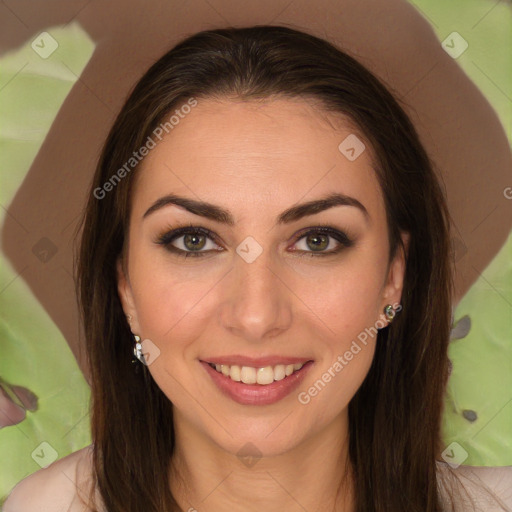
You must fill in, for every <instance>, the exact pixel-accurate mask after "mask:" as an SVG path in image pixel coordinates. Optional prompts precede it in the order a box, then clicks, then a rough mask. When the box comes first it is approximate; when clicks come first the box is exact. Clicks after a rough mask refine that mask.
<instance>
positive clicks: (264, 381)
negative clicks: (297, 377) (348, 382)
mask: <svg viewBox="0 0 512 512" xmlns="http://www.w3.org/2000/svg"><path fill="white" fill-rule="evenodd" d="M208 364H209V365H210V366H211V367H212V368H213V369H215V370H216V371H217V372H218V373H222V374H223V375H224V376H225V377H229V378H230V379H231V380H233V381H235V382H243V383H244V384H261V385H262V386H265V385H268V384H272V383H273V382H275V381H280V380H283V379H285V378H286V377H289V376H290V375H292V374H294V373H295V372H297V371H299V370H300V369H301V368H302V367H303V366H304V365H305V364H306V363H295V364H286V365H285V364H277V365H275V366H264V367H260V368H254V367H252V366H239V365H227V364H214V363H208Z"/></svg>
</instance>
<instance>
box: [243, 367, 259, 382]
mask: <svg viewBox="0 0 512 512" xmlns="http://www.w3.org/2000/svg"><path fill="white" fill-rule="evenodd" d="M240 379H241V380H242V382H243V383H244V384H256V368H251V367H250V366H242V369H241V370H240Z"/></svg>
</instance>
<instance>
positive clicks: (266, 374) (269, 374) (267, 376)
mask: <svg viewBox="0 0 512 512" xmlns="http://www.w3.org/2000/svg"><path fill="white" fill-rule="evenodd" d="M256 382H257V383H258V384H272V382H274V369H273V368H272V366H265V368H258V372H257V374H256Z"/></svg>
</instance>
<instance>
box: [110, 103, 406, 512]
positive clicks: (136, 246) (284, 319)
mask: <svg viewBox="0 0 512 512" xmlns="http://www.w3.org/2000/svg"><path fill="white" fill-rule="evenodd" d="M351 133H354V129H353V128H352V127H351V126H350V124H349V123H348V122H347V121H346V120H344V119H343V118H341V117H340V116H338V117H333V116H332V114H327V113H324V112H322V111H320V110H319V109H318V108H317V107H315V106H313V105H312V104H310V103H306V102H304V101H303V100H296V101H295V100H290V99H272V100H267V101H264V102H253V101H251V102H240V101H234V100H228V99H226V100H225V101H224V100H223V101H214V100H209V99H206V100H205V99H202V100H200V101H199V103H198V105H197V106H196V107H195V108H194V109H192V111H191V113H190V114H188V115H187V116H186V117H185V119H183V120H182V121H181V122H180V123H179V125H177V126H176V127H175V128H174V129H173V131H172V132H170V133H169V135H168V136H167V137H166V138H164V139H163V140H162V142H161V143H159V144H158V145H157V147H156V148H154V149H153V150H152V151H151V152H150V153H149V155H148V156H147V157H146V158H145V160H144V162H143V164H142V169H141V170H140V172H139V173H138V176H137V181H136V183H135V187H134V191H133V202H132V211H131V216H130V225H129V243H128V246H127V247H126V248H125V249H126V250H125V255H124V260H120V261H119V265H118V283H119V295H120V298H121V301H122V304H123V308H124V311H125V313H126V315H129V316H130V318H131V320H130V326H131V329H132V332H133V333H135V334H138V335H139V336H141V339H143V340H144V339H149V340H151V341H152V343H154V344H155V345H156V346H157V347H158V349H159V350H160V355H159V356H158V357H157V358H155V359H154V361H153V362H152V364H150V365H149V366H148V368H149V371H150V372H151V375H152V376H153V378H154V379H155V381H156V382H157V384H158V385H159V387H160V388H161V389H162V391H163V392H164V393H165V394H166V396H167V397H168V398H169V399H170V400H171V401H172V403H173V404H174V411H175V420H174V421H175V431H176V446H177V449H176V454H175V456H174V457H173V461H172V462H173V472H172V473H173V474H172V475H171V476H170V485H171V489H172V491H173V493H174V494H175V496H177V498H178V501H179V503H180V505H181V506H182V508H183V509H184V510H188V509H189V507H195V508H197V509H198V510H208V511H213V510H236V509H241V507H242V506H243V509H244V510H255V511H256V510H262V509H264V510H276V511H277V510H291V511H295V510H297V511H299V510H301V511H302V510H304V509H306V510H310V511H316V510H332V509H333V508H334V506H335V503H334V497H335V496H336V492H337V489H338V485H339V483H340V480H339V478H340V476H344V474H345V473H344V470H343V463H344V462H345V460H346V455H347V452H346V449H347V441H348V410H347V407H348V403H349V401H350V400H351V398H352V397H353V396H354V394H355V392H356V391H357V389H358V388H359V386H360V385H361V383H362V382H363V380H364V378H365V376H366V374H367V372H368V370H369V367H370V364H371V361H372V358H373V354H374V349H375V341H376V339H375V337H374V338H369V340H368V343H367V345H366V346H362V350H361V351H360V352H359V353H358V354H357V356H355V357H354V358H353V359H352V361H350V363H349V364H348V365H347V366H345V367H344V368H343V370H342V371H341V372H339V373H337V374H336V377H335V378H333V379H332V381H331V382H330V383H328V384H327V385H326V386H325V388H324V389H323V390H322V391H321V392H320V393H319V394H318V395H317V396H315V397H314V398H313V399H312V400H311V401H310V402H309V403H308V404H306V405H304V404H301V403H300V402H299V401H298V399H297V394H298V392H299V391H305V390H307V389H308V388H309V387H310V386H311V385H312V384H313V383H314V382H315V381H317V380H318V379H320V378H321V377H322V374H323V373H324V372H325V371H327V369H328V368H330V367H331V366H332V365H333V363H334V362H335V361H336V359H337V357H338V356H339V355H341V354H344V353H345V352H346V351H347V350H348V349H349V348H350V346H351V343H352V341H353V340H355V339H356V338H357V336H358V334H360V333H361V332H362V331H364V329H365V328H368V327H371V326H374V325H375V324H376V322H377V321H379V320H380V321H381V324H380V325H381V326H382V325H385V322H383V318H384V317H383V308H384V306H385V305H386V304H388V303H389V304H398V303H399V302H400V298H401V292H402V283H403V275H404V255H403V252H402V251H398V252H397V255H396V257H395V259H394V260H393V261H392V262H391V264H390V265H389V267H388V259H387V255H388V232H387V227H386V222H385V208H384V202H383V198H382V193H381V190H380V188H379V186H378V183H377V179H376V176H375V174H374V171H373V170H372V168H371V154H370V151H371V150H370V148H369V146H368V145H367V146H366V148H367V149H366V150H365V151H364V152H363V153H362V154H361V155H360V156H359V157H358V158H357V159H356V160H355V161H353V162H350V161H349V160H348V159H347V158H346V157H345V156H344V155H343V154H342V153H341V152H340V151H339V150H338V145H339V144H340V142H341V141H343V140H344V139H345V138H346V137H347V136H348V135H349V134H351ZM358 137H359V138H360V139H361V138H362V136H361V135H358ZM332 192H339V193H343V194H346V195H349V196H352V197H354V198H356V199H357V200H359V201H360V202H361V203H362V204H363V205H364V206H365V207H366V209H367V211H368V214H369V218H368V222H367V221H366V220H365V216H364V215H363V213H362V212H361V211H360V210H359V209H358V208H356V207H353V206H336V207H333V208H331V209H328V210H325V211H322V212H320V213H317V214H314V215H311V216H308V217H305V218H302V219H300V220H297V221H295V222H292V223H290V224H288V225H276V224H275V222H276V218H277V216H278V215H279V214H280V213H281V212H283V211H284V210H285V209H287V208H289V207H291V206H294V205H296V204H297V203H303V202H306V201H310V200H313V199H317V198H320V197H323V196H325V195H327V194H330V193H332ZM169 193H173V194H178V195H182V196H186V197H189V198H192V199H196V200H197V199H200V200H203V201H207V202H209V203H213V204H216V205H219V206H221V207H223V208H226V209H229V210H230V211H231V213H232V214H233V216H234V219H235V224H234V226H227V225H224V224H221V223H218V222H216V221H213V220H210V219H206V218H204V217H200V216H198V215H194V214H192V213H190V212H187V211H186V210H184V209H183V208H181V207H178V206H175V205H168V206H166V207H163V208H161V209H159V210H157V211H154V212H153V213H151V214H150V215H148V216H147V217H146V218H145V219H143V215H144V212H146V211H147V210H148V208H149V207H150V206H151V205H153V204H154V202H155V201H157V200H158V199H159V198H161V197H162V196H165V195H166V194H169ZM189 224H193V225H194V226H202V227H205V228H208V229H210V230H211V231H213V232H214V233H215V234H216V236H217V237H218V241H215V240H211V241H210V239H208V238H207V239H206V244H207V245H205V246H204V247H202V249H201V250H202V251H205V252H206V251H209V250H212V249H216V248H220V249H223V250H221V251H219V252H216V251H211V252H209V253H206V256H203V257H199V258H193V257H189V258H183V257H180V256H177V255H174V254H172V253H171V252H169V251H168V250H167V249H166V248H165V247H164V246H162V245H159V244H157V243H155V240H157V239H158V237H159V236H160V235H162V234H163V233H165V232H167V231H168V230H169V226H176V225H177V226H187V225H189ZM324 225H331V226H333V227H335V228H336V229H338V230H339V231H344V232H346V233H347V234H348V235H349V236H352V238H353V239H354V240H355V243H354V245H353V246H352V247H348V248H347V247H345V248H343V249H342V251H341V252H340V253H339V254H336V255H331V256H325V257H322V256H315V257H307V256H306V257H299V256H298V255H297V252H295V253H294V252H293V249H295V250H300V251H309V253H312V252H314V249H315V246H314V245H312V244H311V243H310V244H309V245H308V243H307V238H305V237H304V236H303V235H302V234H300V235H299V237H301V238H299V237H298V236H297V234H298V233H299V231H300V230H303V229H305V228H310V227H314V226H324ZM248 236H251V237H253V238H254V239H255V240H257V242H258V243H259V244H260V245H261V247H262V248H263V252H262V254H260V256H259V257H258V258H257V259H256V260H255V261H254V262H252V263H250V264H249V263H247V262H246V261H245V260H244V259H243V258H241V257H240V256H239V255H238V254H237V252H236V248H237V247H238V246H239V245H240V244H241V242H242V241H244V239H245V238H246V237H248ZM328 240H330V241H329V246H328V247H326V248H325V249H323V250H324V251H329V250H331V249H334V248H335V247H337V246H338V243H337V242H336V240H335V239H333V238H329V239H328ZM183 241H184V239H183V237H180V238H178V239H176V240H174V241H173V242H172V244H173V245H174V246H176V247H178V248H181V249H183V250H185V249H186V246H184V245H183ZM404 241H405V242H406V243H407V237H406V236H405V235H404ZM196 243H197V242H196ZM189 250H190V245H189ZM377 325H379V324H377ZM227 354H243V355H248V356H253V357H256V356H263V355H283V356H295V357H304V358H305V359H312V360H314V365H313V366H312V367H311V368H310V371H309V373H308V375H307V378H306V380H305V382H304V383H302V384H301V386H300V388H299V390H298V391H296V392H292V393H291V394H290V395H288V396H287V397H285V398H284V399H282V400H280V401H279V402H277V403H275V404H272V405H265V406H255V405H241V404H238V403H236V402H234V401H232V400H231V399H230V398H227V397H225V396H224V395H223V394H221V392H220V391H219V390H218V389H217V387H216V386H215V385H214V384H213V383H212V381H211V379H210V376H209V375H208V374H207V373H206V372H205V370H204V368H203V366H202V365H201V363H200V362H199V360H201V359H202V360H208V358H211V357H214V356H221V355H227ZM247 443H252V445H253V446H254V447H256V448H254V449H255V450H257V451H258V453H259V455H261V458H260V459H259V460H258V461H257V462H256V464H254V465H253V466H251V467H248V466H247V465H246V464H244V462H243V461H242V460H241V459H240V458H239V457H238V456H237V452H238V451H239V450H240V449H241V448H242V447H244V446H245V445H246V444H247ZM340 454H341V457H340ZM177 475H180V476H181V477H183V481H184V482H187V485H180V483H179V482H180V480H179V479H178V476H177ZM263 491H264V492H263ZM340 494H342V498H340V499H339V502H338V503H337V505H336V507H337V508H336V509H337V510H340V511H343V512H348V511H352V510H353V502H352V498H351V493H350V492H349V491H346V490H345V491H343V492H342V493H340ZM326 497H332V498H327V502H326Z"/></svg>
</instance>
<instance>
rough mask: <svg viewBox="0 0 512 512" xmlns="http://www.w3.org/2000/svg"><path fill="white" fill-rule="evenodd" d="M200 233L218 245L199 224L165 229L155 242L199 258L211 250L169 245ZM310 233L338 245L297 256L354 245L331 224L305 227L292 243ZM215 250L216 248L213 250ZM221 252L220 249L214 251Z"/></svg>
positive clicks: (214, 237) (335, 251)
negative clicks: (332, 239)
mask: <svg viewBox="0 0 512 512" xmlns="http://www.w3.org/2000/svg"><path fill="white" fill-rule="evenodd" d="M189 234H190V235H202V236H206V237H208V238H209V239H210V240H212V241H213V242H214V243H216V244H217V245H219V244H218V243H217V242H216V240H217V237H216V235H215V234H214V233H213V232H212V231H210V230H209V229H206V228H203V227H199V226H193V225H190V226H186V227H181V228H176V229H172V230H171V231H166V232H165V233H163V234H162V235H160V236H159V237H158V238H157V240H156V241H155V243H157V244H158V245H163V246H164V247H165V248H166V249H167V250H168V251H169V252H171V253H173V254H175V255H176V256H180V257H183V258H188V257H189V256H191V257H193V258H198V257H199V258H201V257H203V256H204V255H205V254H207V253H209V252H212V250H208V251H184V250H183V249H178V248H177V247H174V246H172V245H171V242H174V241H175V240H176V239H178V238H180V237H181V236H183V235H189ZM311 234H323V235H328V236H330V237H331V238H334V239H335V240H336V241H337V242H338V243H339V244H340V245H339V247H337V248H336V249H331V250H330V251H328V252H325V251H324V252H314V251H298V250H294V251H293V252H296V253H298V256H299V257H301V258H302V257H327V256H333V255H335V254H338V253H340V252H341V251H342V250H343V249H344V248H349V247H352V246H353V245H354V241H353V240H352V239H351V238H349V237H348V236H347V234H346V233H344V232H343V231H339V230H338V229H336V228H334V227H331V226H316V227H311V228H306V229H304V230H302V231H300V232H299V233H298V235H297V238H296V240H295V242H294V245H295V244H296V243H297V242H299V241H300V240H302V239H303V238H305V237H307V236H308V235H311ZM214 251H216V250H214ZM216 252H221V251H216Z"/></svg>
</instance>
